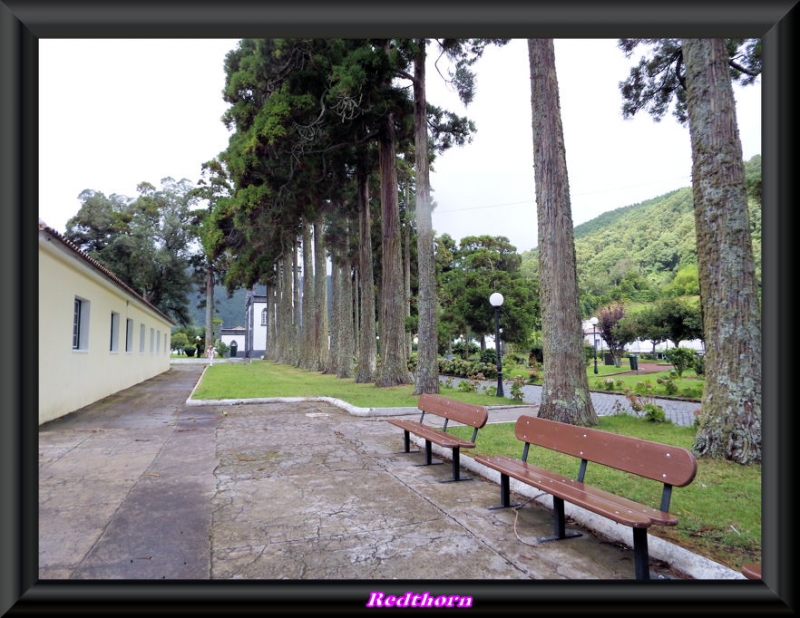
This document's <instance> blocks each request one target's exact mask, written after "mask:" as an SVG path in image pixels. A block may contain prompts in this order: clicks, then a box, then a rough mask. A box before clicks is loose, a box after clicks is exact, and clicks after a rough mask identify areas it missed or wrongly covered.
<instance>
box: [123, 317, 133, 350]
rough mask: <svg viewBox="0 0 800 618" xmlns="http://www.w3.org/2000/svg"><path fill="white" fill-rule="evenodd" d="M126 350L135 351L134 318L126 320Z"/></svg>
mask: <svg viewBox="0 0 800 618" xmlns="http://www.w3.org/2000/svg"><path fill="white" fill-rule="evenodd" d="M125 351H126V352H133V320H131V319H130V318H128V319H127V320H125Z"/></svg>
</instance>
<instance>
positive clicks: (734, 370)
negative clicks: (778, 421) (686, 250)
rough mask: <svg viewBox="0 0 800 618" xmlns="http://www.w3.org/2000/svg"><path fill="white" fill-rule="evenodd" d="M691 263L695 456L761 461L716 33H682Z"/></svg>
mask: <svg viewBox="0 0 800 618" xmlns="http://www.w3.org/2000/svg"><path fill="white" fill-rule="evenodd" d="M683 59H684V64H685V65H686V88H687V110H688V116H689V129H690V132H691V138H692V191H693V197H694V214H695V233H696V235H697V266H698V271H699V278H700V301H701V303H702V308H703V331H704V335H705V342H706V355H705V373H706V378H705V386H704V389H703V400H702V407H701V410H702V412H701V414H700V418H699V421H700V427H699V429H698V431H697V435H696V436H695V441H694V451H695V453H697V455H698V456H708V457H719V458H724V459H728V460H731V461H734V462H737V463H740V464H748V463H760V462H761V310H760V307H759V301H758V289H757V284H756V277H755V267H754V264H753V246H752V242H751V238H750V218H749V213H748V209H747V191H746V188H745V180H744V162H743V160H742V146H741V142H740V141H739V130H738V126H737V123H736V108H735V102H734V98H733V88H732V86H731V80H730V73H729V69H728V54H727V50H726V47H725V41H724V40H723V39H684V40H683Z"/></svg>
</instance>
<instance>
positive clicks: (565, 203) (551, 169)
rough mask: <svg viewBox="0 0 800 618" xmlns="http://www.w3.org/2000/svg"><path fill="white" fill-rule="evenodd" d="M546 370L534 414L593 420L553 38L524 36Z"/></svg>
mask: <svg viewBox="0 0 800 618" xmlns="http://www.w3.org/2000/svg"><path fill="white" fill-rule="evenodd" d="M528 59H529V63H530V72H531V111H532V117H533V163H534V182H535V185H536V213H537V219H538V226H539V227H538V235H539V273H540V292H539V296H540V303H541V311H542V348H543V354H544V372H543V384H542V399H541V405H540V406H539V417H541V418H547V419H550V420H555V421H561V422H563V423H571V424H573V425H581V426H588V425H596V424H597V422H598V421H597V415H596V414H595V411H594V406H593V405H592V399H591V396H590V393H589V380H588V378H587V376H586V364H585V358H584V351H583V333H582V332H581V318H580V310H579V308H578V307H579V305H578V285H577V271H576V262H575V240H574V236H573V225H572V212H571V205H570V199H569V181H568V177H567V160H566V152H565V149H564V133H563V128H562V125H561V108H560V103H559V93H558V80H557V77H556V66H555V51H554V48H553V40H552V39H528Z"/></svg>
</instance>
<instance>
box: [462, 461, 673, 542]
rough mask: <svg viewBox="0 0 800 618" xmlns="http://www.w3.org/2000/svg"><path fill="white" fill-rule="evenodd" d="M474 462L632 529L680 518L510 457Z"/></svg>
mask: <svg viewBox="0 0 800 618" xmlns="http://www.w3.org/2000/svg"><path fill="white" fill-rule="evenodd" d="M475 461H477V462H478V463H481V464H483V465H485V466H487V467H489V468H492V469H494V470H497V471H498V472H501V473H504V474H507V475H508V476H509V477H511V478H514V479H516V480H518V481H521V482H523V483H526V484H528V485H531V486H533V487H536V488H538V489H541V490H542V491H544V492H546V493H548V494H550V495H553V496H556V497H558V498H561V499H563V500H565V501H567V502H571V503H573V504H575V505H577V506H580V507H583V508H585V509H587V510H589V511H592V512H593V513H597V514H598V515H603V516H604V517H608V518H609V519H611V520H613V521H615V522H617V523H619V524H623V525H626V526H630V527H632V528H648V527H649V526H650V525H651V524H659V525H664V526H674V525H676V524H677V523H678V519H677V517H675V516H674V515H672V514H670V513H664V512H663V511H660V510H658V509H654V508H651V507H649V506H647V505H644V504H640V503H638V502H634V501H632V500H628V499H627V498H623V497H621V496H617V495H615V494H611V493H609V492H606V491H603V490H602V489H598V488H596V487H592V486H591V485H586V484H584V483H579V482H578V481H576V480H574V479H571V478H569V477H567V476H563V475H560V474H557V473H555V472H550V471H548V470H544V469H542V468H538V467H536V466H534V465H531V464H529V463H526V462H524V461H521V460H520V459H515V458H513V457H508V456H502V455H497V456H491V457H490V456H485V455H478V456H476V457H475Z"/></svg>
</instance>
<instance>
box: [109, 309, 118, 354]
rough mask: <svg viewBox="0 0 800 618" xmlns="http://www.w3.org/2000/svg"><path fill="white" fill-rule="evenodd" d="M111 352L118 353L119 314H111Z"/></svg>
mask: <svg viewBox="0 0 800 618" xmlns="http://www.w3.org/2000/svg"><path fill="white" fill-rule="evenodd" d="M108 349H109V350H111V351H112V352H119V313H116V312H114V311H112V312H111V345H110V346H109V348H108Z"/></svg>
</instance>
